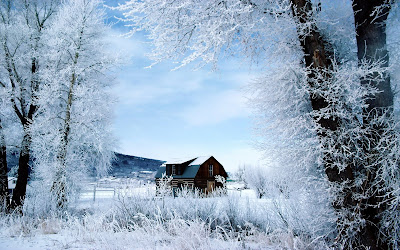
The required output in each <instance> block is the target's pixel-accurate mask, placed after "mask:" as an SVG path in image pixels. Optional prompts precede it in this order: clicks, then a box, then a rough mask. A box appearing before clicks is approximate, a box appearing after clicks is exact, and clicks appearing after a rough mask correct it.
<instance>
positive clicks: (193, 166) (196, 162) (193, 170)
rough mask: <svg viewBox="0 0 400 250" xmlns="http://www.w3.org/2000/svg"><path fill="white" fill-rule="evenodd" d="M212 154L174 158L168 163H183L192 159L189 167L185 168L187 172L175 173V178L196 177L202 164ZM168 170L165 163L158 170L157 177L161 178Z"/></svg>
mask: <svg viewBox="0 0 400 250" xmlns="http://www.w3.org/2000/svg"><path fill="white" fill-rule="evenodd" d="M211 157H212V156H200V157H195V158H190V159H188V158H186V159H183V160H182V159H180V160H172V161H168V162H167V163H166V164H182V163H185V162H188V161H192V162H191V163H190V164H189V165H188V166H187V168H186V169H185V172H183V174H181V175H174V176H173V177H174V178H177V179H180V178H182V179H183V178H185V179H186V178H195V177H196V175H197V172H198V171H199V169H200V165H202V164H203V163H204V162H205V161H207V160H208V159H210V158H211ZM165 171H166V165H165V164H163V165H162V166H161V167H160V168H159V169H158V171H157V173H156V175H155V178H161V177H162V175H163V174H164V173H165Z"/></svg>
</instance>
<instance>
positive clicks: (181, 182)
mask: <svg viewBox="0 0 400 250" xmlns="http://www.w3.org/2000/svg"><path fill="white" fill-rule="evenodd" d="M164 173H165V175H166V176H172V181H171V183H170V185H171V187H172V188H173V189H174V188H181V187H184V186H187V187H189V188H197V189H199V190H201V191H205V192H206V193H208V192H211V191H212V190H214V189H215V188H216V187H222V183H220V182H217V181H216V180H215V176H216V175H220V176H223V177H224V178H225V179H226V178H228V174H227V173H226V171H225V169H224V167H223V166H222V165H221V163H219V162H218V161H217V160H216V159H215V158H214V157H213V156H201V157H196V158H192V159H186V160H173V161H168V162H166V163H165V164H163V165H162V166H161V167H160V168H159V169H158V171H157V174H156V176H155V178H156V184H158V183H159V181H160V178H162V176H163V174H164Z"/></svg>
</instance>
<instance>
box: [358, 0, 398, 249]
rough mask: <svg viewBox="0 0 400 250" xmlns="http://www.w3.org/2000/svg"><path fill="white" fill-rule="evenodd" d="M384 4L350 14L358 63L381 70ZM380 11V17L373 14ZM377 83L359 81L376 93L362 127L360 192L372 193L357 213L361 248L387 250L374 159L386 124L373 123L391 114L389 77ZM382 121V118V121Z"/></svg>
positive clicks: (375, 1)
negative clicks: (363, 177)
mask: <svg viewBox="0 0 400 250" xmlns="http://www.w3.org/2000/svg"><path fill="white" fill-rule="evenodd" d="M385 2H386V1H385V0H370V1H363V0H354V1H353V12H354V20H355V28H356V32H357V47H358V53H357V55H358V60H359V62H360V63H361V62H362V61H363V60H367V61H369V62H379V61H380V62H381V64H380V66H381V67H382V68H387V67H388V66H389V54H388V51H387V45H386V19H387V17H388V14H389V10H390V5H389V4H386V5H384V4H385ZM382 6H383V7H382ZM378 8H379V9H380V11H379V13H376V11H377V10H378ZM373 78H374V79H376V80H365V79H361V84H362V85H367V86H373V87H375V88H376V89H377V90H378V91H379V92H378V93H376V94H375V95H373V96H370V98H369V99H368V100H367V104H368V107H367V108H365V109H364V110H363V113H364V115H363V126H364V127H367V128H369V131H370V133H369V134H368V135H367V139H366V140H367V142H366V143H365V144H366V145H367V143H368V145H369V146H368V147H365V155H366V156H367V157H366V159H365V161H366V163H367V164H366V165H367V166H369V167H368V168H367V167H365V166H364V168H363V169H361V170H360V171H363V173H364V174H365V175H366V176H367V178H366V180H365V182H364V183H363V190H360V191H361V192H366V190H371V191H369V192H371V193H373V194H374V195H371V196H369V197H368V198H366V199H364V200H362V201H361V202H362V206H361V210H360V213H361V214H362V216H363V218H364V219H365V220H366V226H365V227H364V228H363V231H362V232H361V236H360V244H361V245H363V246H368V247H370V249H388V244H387V242H385V241H384V240H382V239H383V238H384V237H382V235H380V232H379V226H380V213H381V212H383V211H384V210H385V209H386V207H385V204H384V202H383V198H382V197H383V195H384V193H382V191H381V190H382V189H380V183H379V181H378V182H377V181H376V178H377V172H378V169H379V168H381V167H382V166H380V164H379V162H376V157H374V156H376V155H379V153H381V152H378V151H379V150H378V151H377V149H376V148H377V146H378V145H379V143H380V139H381V137H382V136H383V134H384V133H385V131H386V129H387V128H386V127H385V124H384V123H382V124H378V125H377V124H375V123H373V119H377V118H378V119H379V118H380V117H382V116H386V118H390V116H391V115H392V111H393V92H392V89H391V86H390V77H389V74H385V75H383V77H381V76H380V75H379V74H378V72H376V73H374V76H373ZM382 118H384V117H382Z"/></svg>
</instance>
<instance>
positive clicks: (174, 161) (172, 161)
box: [165, 157, 196, 164]
mask: <svg viewBox="0 0 400 250" xmlns="http://www.w3.org/2000/svg"><path fill="white" fill-rule="evenodd" d="M194 159H196V157H191V158H172V159H170V160H168V161H167V162H166V163H165V164H182V163H184V162H188V161H192V160H194Z"/></svg>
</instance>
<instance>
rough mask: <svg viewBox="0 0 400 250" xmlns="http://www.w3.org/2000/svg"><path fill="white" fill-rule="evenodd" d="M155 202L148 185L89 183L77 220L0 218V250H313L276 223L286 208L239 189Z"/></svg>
mask: <svg viewBox="0 0 400 250" xmlns="http://www.w3.org/2000/svg"><path fill="white" fill-rule="evenodd" d="M155 194H156V189H155V185H154V184H151V183H140V182H138V181H131V180H128V179H105V180H101V181H98V182H96V183H94V182H92V183H88V184H87V185H86V187H85V188H84V189H83V190H82V192H81V194H80V198H79V200H77V201H76V202H75V203H74V204H73V205H72V206H71V210H72V211H75V212H73V213H71V214H65V215H63V216H62V219H60V218H59V217H55V216H50V217H46V218H32V217H30V216H23V217H18V216H3V217H2V218H1V221H0V227H1V234H0V249H171V248H172V249H243V248H250V249H282V248H284V249H304V248H307V246H308V245H309V244H314V245H315V243H312V242H311V243H310V242H305V241H304V239H302V238H301V237H299V236H298V235H296V234H294V233H293V232H292V231H290V230H282V229H281V228H284V227H285V223H291V222H288V221H289V220H291V218H280V216H282V214H284V213H282V209H286V208H287V205H290V204H283V203H282V204H279V203H277V201H276V200H271V199H258V198H257V197H256V195H255V193H254V192H253V191H252V190H249V189H243V185H241V184H228V191H227V194H226V195H224V194H219V195H214V196H210V197H206V198H200V197H198V196H196V194H193V193H191V192H187V193H184V194H180V195H179V197H175V198H174V197H173V196H165V197H160V196H156V195H155ZM285 206H286V207H285ZM284 207H285V208H284ZM285 212H286V213H285V214H287V211H285ZM298 222H300V221H298Z"/></svg>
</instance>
